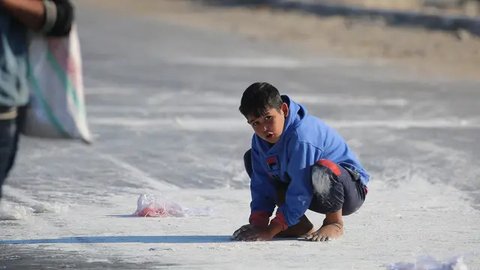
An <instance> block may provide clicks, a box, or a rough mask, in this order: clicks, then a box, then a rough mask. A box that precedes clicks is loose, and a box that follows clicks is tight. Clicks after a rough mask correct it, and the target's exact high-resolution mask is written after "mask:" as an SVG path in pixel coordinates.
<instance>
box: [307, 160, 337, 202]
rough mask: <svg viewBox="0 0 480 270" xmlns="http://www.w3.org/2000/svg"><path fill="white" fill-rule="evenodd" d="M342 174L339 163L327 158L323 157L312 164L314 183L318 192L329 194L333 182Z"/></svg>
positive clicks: (314, 187) (315, 190)
mask: <svg viewBox="0 0 480 270" xmlns="http://www.w3.org/2000/svg"><path fill="white" fill-rule="evenodd" d="M341 174H342V171H341V170H340V167H338V165H337V164H336V163H335V162H333V161H331V160H327V159H321V160H319V161H317V162H316V163H315V164H314V165H313V166H312V185H313V189H314V192H315V193H316V194H319V195H322V194H325V195H326V194H328V193H330V190H331V188H332V185H333V184H334V183H333V182H335V181H337V179H338V177H339V176H340V175H341Z"/></svg>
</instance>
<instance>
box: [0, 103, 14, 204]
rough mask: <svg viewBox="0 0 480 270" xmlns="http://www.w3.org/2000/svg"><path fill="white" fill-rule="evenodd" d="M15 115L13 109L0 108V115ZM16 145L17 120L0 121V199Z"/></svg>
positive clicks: (12, 161)
mask: <svg viewBox="0 0 480 270" xmlns="http://www.w3.org/2000/svg"><path fill="white" fill-rule="evenodd" d="M9 113H16V110H15V109H12V108H8V107H0V115H7V114H9ZM17 145H18V129H17V118H16V117H13V118H10V119H0V198H2V186H3V182H5V179H6V178H7V176H8V172H9V171H10V169H11V168H12V166H13V163H14V160H15V155H16V153H17Z"/></svg>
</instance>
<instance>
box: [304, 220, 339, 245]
mask: <svg viewBox="0 0 480 270" xmlns="http://www.w3.org/2000/svg"><path fill="white" fill-rule="evenodd" d="M342 235H343V225H342V224H340V223H331V224H326V225H323V226H322V227H321V228H320V229H318V230H317V231H316V232H314V233H312V234H309V235H307V236H305V239H306V240H310V241H322V242H323V241H329V240H333V239H337V238H339V237H340V236H342Z"/></svg>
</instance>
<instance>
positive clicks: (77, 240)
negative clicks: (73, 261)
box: [0, 235, 231, 245]
mask: <svg viewBox="0 0 480 270" xmlns="http://www.w3.org/2000/svg"><path fill="white" fill-rule="evenodd" d="M225 242H231V240H230V235H168V236H157V235H155V236H153V235H152V236H74V237H60V238H52V239H25V240H1V241H0V245H5V244H7V245H8V244H10V245H29V244H85V243H88V244H108V243H149V244H150V243H174V244H192V243H195V244H206V243H225Z"/></svg>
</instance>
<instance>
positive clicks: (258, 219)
mask: <svg viewBox="0 0 480 270" xmlns="http://www.w3.org/2000/svg"><path fill="white" fill-rule="evenodd" d="M269 219H270V214H269V213H267V212H262V211H255V212H252V213H251V214H250V218H249V219H248V222H249V223H250V224H252V225H255V226H258V227H267V226H268V221H269Z"/></svg>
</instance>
